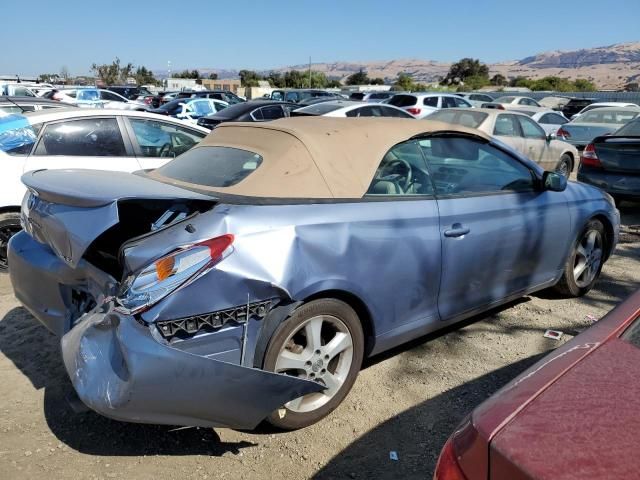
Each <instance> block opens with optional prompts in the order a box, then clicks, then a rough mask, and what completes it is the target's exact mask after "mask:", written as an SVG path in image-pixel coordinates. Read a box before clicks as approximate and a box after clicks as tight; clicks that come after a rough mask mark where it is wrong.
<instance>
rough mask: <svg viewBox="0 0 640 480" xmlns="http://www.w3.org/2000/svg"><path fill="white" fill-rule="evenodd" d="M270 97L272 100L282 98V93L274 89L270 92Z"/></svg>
mask: <svg viewBox="0 0 640 480" xmlns="http://www.w3.org/2000/svg"><path fill="white" fill-rule="evenodd" d="M271 98H272V99H273V100H284V95H283V94H282V92H279V91H275V92H271Z"/></svg>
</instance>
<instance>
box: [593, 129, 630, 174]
mask: <svg viewBox="0 0 640 480" xmlns="http://www.w3.org/2000/svg"><path fill="white" fill-rule="evenodd" d="M593 146H594V147H595V150H596V155H598V158H599V159H600V163H602V166H603V167H604V168H605V169H607V170H612V171H619V172H629V173H640V136H633V137H614V136H610V137H599V138H596V139H595V140H594V141H593Z"/></svg>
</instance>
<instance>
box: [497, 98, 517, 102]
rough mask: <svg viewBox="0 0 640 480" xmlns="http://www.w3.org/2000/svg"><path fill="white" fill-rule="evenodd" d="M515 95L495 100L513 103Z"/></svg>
mask: <svg viewBox="0 0 640 480" xmlns="http://www.w3.org/2000/svg"><path fill="white" fill-rule="evenodd" d="M514 99H515V97H499V98H496V99H495V100H494V102H496V103H511V102H513V100H514Z"/></svg>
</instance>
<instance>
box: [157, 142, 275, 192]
mask: <svg viewBox="0 0 640 480" xmlns="http://www.w3.org/2000/svg"><path fill="white" fill-rule="evenodd" d="M261 164H262V157H261V156H260V155H258V154H257V153H254V152H250V151H248V150H240V149H238V148H231V147H214V146H212V147H206V146H205V147H197V148H193V149H191V150H189V151H188V152H186V153H184V154H182V155H180V156H179V157H178V158H176V159H175V160H172V161H171V162H169V163H167V164H166V165H164V166H163V167H160V168H159V169H158V170H157V172H158V173H159V174H160V175H163V176H165V177H167V178H172V179H174V180H179V181H181V182H187V183H192V184H194V185H200V186H206V187H230V186H232V185H236V184H237V183H240V182H241V181H242V180H244V179H245V178H246V177H248V176H249V175H251V173H253V172H254V171H255V170H256V169H257V168H258V167H259V166H260V165H261Z"/></svg>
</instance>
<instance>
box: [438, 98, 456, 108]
mask: <svg viewBox="0 0 640 480" xmlns="http://www.w3.org/2000/svg"><path fill="white" fill-rule="evenodd" d="M457 106H458V105H457V104H456V99H455V98H453V97H442V108H455V107H457Z"/></svg>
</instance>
